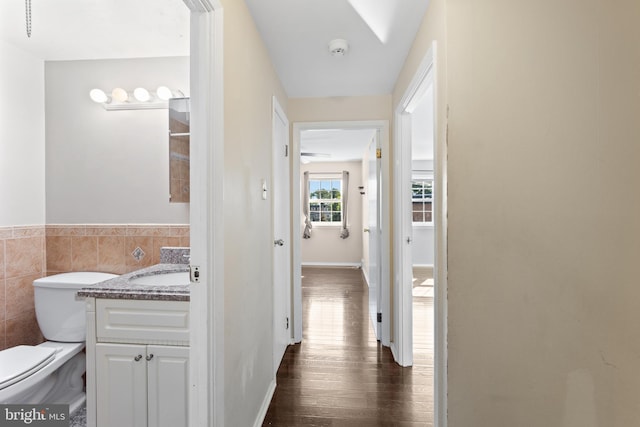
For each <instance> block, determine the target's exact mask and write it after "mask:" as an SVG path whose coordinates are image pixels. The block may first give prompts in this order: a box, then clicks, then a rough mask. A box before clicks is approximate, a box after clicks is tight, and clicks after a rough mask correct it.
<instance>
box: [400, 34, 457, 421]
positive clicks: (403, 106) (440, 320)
mask: <svg viewBox="0 0 640 427" xmlns="http://www.w3.org/2000/svg"><path fill="white" fill-rule="evenodd" d="M436 53H437V45H436V42H435V41H434V42H433V43H432V46H431V47H430V48H429V50H428V51H427V53H426V54H425V57H424V58H423V60H422V62H421V63H420V66H419V67H418V69H417V71H416V74H415V75H414V77H413V79H412V81H411V83H410V84H409V86H408V88H407V90H406V92H405V93H404V95H403V97H402V99H401V100H400V103H399V104H398V106H397V108H396V110H395V113H394V114H395V115H394V117H395V131H396V132H395V144H394V155H395V157H394V159H395V162H396V163H395V175H394V181H395V183H396V188H395V190H396V191H395V192H394V193H395V203H394V218H395V219H394V224H393V225H394V233H395V234H394V235H395V236H396V238H395V239H394V242H393V248H394V254H395V257H394V262H395V265H396V274H395V275H394V284H395V285H396V286H394V297H395V299H394V301H395V303H394V312H395V313H396V315H395V321H396V326H397V328H398V330H397V332H398V335H397V338H398V341H399V342H398V343H397V347H396V346H394V347H392V353H393V354H394V357H397V358H396V360H397V361H398V363H400V364H401V365H404V364H406V363H407V362H408V361H411V362H412V355H413V354H412V353H413V348H407V347H408V346H407V345H406V341H407V337H410V335H408V334H412V322H411V321H412V318H411V317H410V316H408V313H411V312H412V307H411V302H412V300H413V296H412V294H411V289H410V286H407V283H410V281H407V280H406V279H407V278H406V274H408V272H406V271H405V270H406V268H404V267H403V259H404V258H403V255H404V254H405V248H406V247H405V245H404V244H403V242H405V239H406V237H407V236H406V233H410V231H408V227H409V226H411V222H410V221H409V218H408V216H407V218H403V216H404V215H402V207H403V204H404V203H408V200H407V199H406V197H408V196H407V195H406V194H405V193H408V191H403V190H404V189H403V186H405V183H406V175H408V174H406V171H407V170H409V171H410V170H411V163H410V161H411V159H410V158H409V156H407V152H406V146H407V144H409V143H410V142H411V136H410V133H409V131H410V126H411V121H410V120H411V118H410V114H409V113H411V112H412V111H413V109H414V108H415V106H416V105H417V103H418V102H419V100H420V99H421V97H422V95H423V94H424V92H425V91H426V90H427V88H428V84H426V82H427V80H428V78H429V77H431V81H432V84H433V91H434V105H435V106H436V108H434V123H435V126H434V141H435V144H434V150H435V156H434V157H435V159H434V198H435V200H434V201H435V204H434V205H435V210H434V223H435V245H436V250H435V265H434V279H435V280H434V282H435V301H434V317H435V331H434V335H435V355H434V356H435V360H434V368H435V369H434V376H435V377H434V380H435V381H434V388H435V390H434V394H435V396H434V397H435V411H434V415H435V419H434V425H435V426H438V427H446V426H447V423H448V419H447V408H448V403H447V357H448V355H447V145H446V137H447V136H446V129H442V128H441V127H439V126H438V116H437V113H438V108H437V106H438V96H439V93H438V90H437V89H438V85H437V81H438V80H437V79H438V76H437V66H436V64H437V62H436V58H437V55H436ZM430 73H431V76H430ZM406 187H408V186H406ZM407 206H408V205H407ZM409 236H410V234H409ZM409 254H410V252H409ZM409 341H412V340H411V339H409ZM409 353H410V354H411V357H409Z"/></svg>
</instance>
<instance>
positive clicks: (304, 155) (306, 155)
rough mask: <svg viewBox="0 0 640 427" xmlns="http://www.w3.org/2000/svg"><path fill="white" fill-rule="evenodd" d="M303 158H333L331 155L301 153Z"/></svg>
mask: <svg viewBox="0 0 640 427" xmlns="http://www.w3.org/2000/svg"><path fill="white" fill-rule="evenodd" d="M300 156H301V157H331V154H329V153H310V152H302V153H300Z"/></svg>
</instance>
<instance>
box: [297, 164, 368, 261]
mask: <svg viewBox="0 0 640 427" xmlns="http://www.w3.org/2000/svg"><path fill="white" fill-rule="evenodd" d="M343 170H346V171H347V172H349V197H348V225H349V227H348V228H349V237H348V238H346V239H342V238H340V231H341V229H342V228H341V227H342V226H341V225H333V226H320V225H316V226H314V227H313V229H312V230H311V238H310V239H302V243H301V245H300V255H301V259H302V264H308V265H313V264H315V265H343V264H350V265H360V262H361V260H362V235H363V231H362V230H363V225H362V197H363V196H362V195H360V190H359V189H358V187H359V186H363V185H366V182H362V164H361V162H359V161H356V162H317V163H309V164H306V165H305V164H303V165H301V166H300V178H299V179H300V180H301V182H302V179H303V175H304V172H306V171H309V172H312V173H323V172H325V173H331V172H332V173H336V172H340V173H341V172H342V171H343ZM310 179H313V175H311V177H310ZM303 203H304V201H303Z"/></svg>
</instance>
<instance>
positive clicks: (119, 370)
mask: <svg viewBox="0 0 640 427" xmlns="http://www.w3.org/2000/svg"><path fill="white" fill-rule="evenodd" d="M146 364H147V361H146V346H144V345H134V344H96V388H97V391H96V400H97V402H96V403H97V405H96V411H97V425H98V426H118V427H141V426H146V425H147V366H146Z"/></svg>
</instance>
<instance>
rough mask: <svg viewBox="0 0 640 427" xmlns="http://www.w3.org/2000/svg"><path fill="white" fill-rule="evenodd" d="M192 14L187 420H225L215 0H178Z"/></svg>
mask: <svg viewBox="0 0 640 427" xmlns="http://www.w3.org/2000/svg"><path fill="white" fill-rule="evenodd" d="M183 1H184V3H185V5H187V7H188V8H189V10H190V11H191V18H190V24H191V29H190V87H191V91H190V92H191V128H190V130H191V138H190V142H191V144H190V145H191V147H190V150H191V163H190V165H191V167H190V180H191V184H190V185H191V194H192V197H191V202H190V208H189V209H190V218H189V221H190V246H191V261H190V262H191V265H192V266H197V267H198V268H199V270H200V282H199V283H192V284H191V285H190V292H191V298H190V303H189V310H190V316H191V322H190V331H191V333H190V341H191V350H192V351H191V356H192V361H191V364H190V370H189V380H190V385H191V387H190V393H189V425H190V426H192V427H196V426H198V427H200V426H222V425H224V383H225V382H224V357H223V356H224V240H223V238H222V237H223V235H224V234H223V233H224V211H223V208H224V204H223V203H224V200H223V197H222V194H223V182H224V130H223V125H224V102H223V88H224V81H223V58H224V55H223V8H222V4H221V3H220V0H183Z"/></svg>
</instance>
